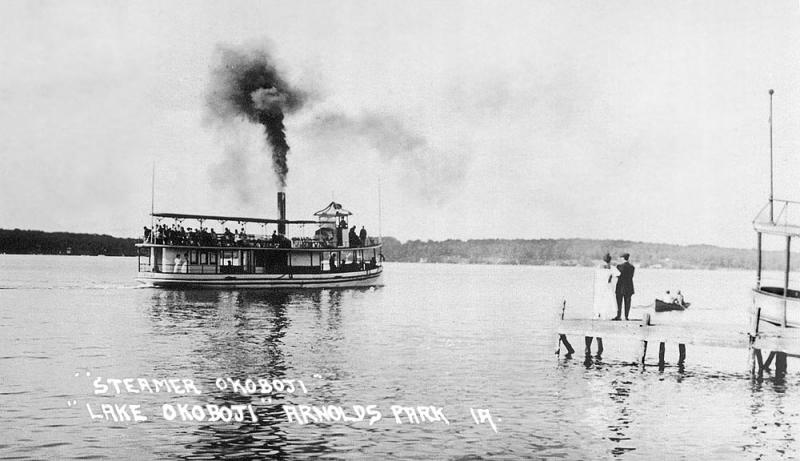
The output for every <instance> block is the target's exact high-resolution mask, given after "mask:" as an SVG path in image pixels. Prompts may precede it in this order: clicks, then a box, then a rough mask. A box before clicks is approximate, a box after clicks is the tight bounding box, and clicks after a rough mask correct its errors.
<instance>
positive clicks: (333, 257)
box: [328, 252, 336, 271]
mask: <svg viewBox="0 0 800 461" xmlns="http://www.w3.org/2000/svg"><path fill="white" fill-rule="evenodd" d="M328 262H329V263H330V265H331V270H332V271H333V270H336V253H333V252H331V257H330V259H328Z"/></svg>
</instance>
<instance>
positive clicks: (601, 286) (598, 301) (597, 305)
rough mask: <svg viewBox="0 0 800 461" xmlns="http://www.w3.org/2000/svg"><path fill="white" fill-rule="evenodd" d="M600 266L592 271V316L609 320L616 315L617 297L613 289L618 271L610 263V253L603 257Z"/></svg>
mask: <svg viewBox="0 0 800 461" xmlns="http://www.w3.org/2000/svg"><path fill="white" fill-rule="evenodd" d="M603 262H604V263H605V264H603V266H602V267H600V268H598V269H597V270H596V271H595V273H594V302H593V310H594V314H593V316H592V318H595V319H604V320H609V319H612V318H614V316H615V315H617V297H616V295H615V294H614V290H615V288H616V286H617V277H619V271H618V270H617V268H616V267H614V266H612V265H611V255H610V254H608V253H606V255H605V256H604V257H603Z"/></svg>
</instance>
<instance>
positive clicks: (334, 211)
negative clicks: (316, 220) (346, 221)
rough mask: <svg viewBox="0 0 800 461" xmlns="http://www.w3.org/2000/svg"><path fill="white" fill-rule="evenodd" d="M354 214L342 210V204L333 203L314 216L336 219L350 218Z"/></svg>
mask: <svg viewBox="0 0 800 461" xmlns="http://www.w3.org/2000/svg"><path fill="white" fill-rule="evenodd" d="M352 214H353V213H351V212H349V211H347V210H345V209H344V208H342V204H341V203H336V202H331V203H330V204H329V205H328V206H326V207H325V208H323V209H321V210H319V211H317V212H316V213H314V216H319V217H320V218H334V217H336V216H350V215H352Z"/></svg>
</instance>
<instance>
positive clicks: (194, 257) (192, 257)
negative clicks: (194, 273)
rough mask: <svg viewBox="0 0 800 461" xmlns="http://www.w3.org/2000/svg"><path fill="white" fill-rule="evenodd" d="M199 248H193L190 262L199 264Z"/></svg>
mask: <svg viewBox="0 0 800 461" xmlns="http://www.w3.org/2000/svg"><path fill="white" fill-rule="evenodd" d="M197 253H198V251H197V250H192V251H191V252H190V256H189V259H190V260H189V264H197Z"/></svg>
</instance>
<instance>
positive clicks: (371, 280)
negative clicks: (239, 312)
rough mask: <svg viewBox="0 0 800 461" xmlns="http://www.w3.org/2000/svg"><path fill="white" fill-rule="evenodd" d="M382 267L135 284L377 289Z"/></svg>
mask: <svg viewBox="0 0 800 461" xmlns="http://www.w3.org/2000/svg"><path fill="white" fill-rule="evenodd" d="M382 273H383V268H382V267H381V268H378V269H375V270H370V271H365V272H358V273H352V274H337V275H318V274H292V275H288V274H284V275H265V274H238V275H219V274H159V273H147V274H139V277H137V279H136V280H137V281H138V282H140V283H142V284H144V285H146V286H152V287H159V288H354V287H369V286H380V285H381V275H382Z"/></svg>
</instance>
